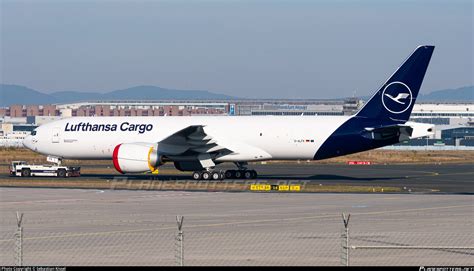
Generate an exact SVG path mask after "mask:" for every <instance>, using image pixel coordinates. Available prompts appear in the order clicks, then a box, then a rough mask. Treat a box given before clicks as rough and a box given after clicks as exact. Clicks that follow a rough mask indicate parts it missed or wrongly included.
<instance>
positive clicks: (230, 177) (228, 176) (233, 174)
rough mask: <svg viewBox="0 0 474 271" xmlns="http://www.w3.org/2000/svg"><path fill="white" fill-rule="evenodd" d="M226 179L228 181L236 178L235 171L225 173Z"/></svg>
mask: <svg viewBox="0 0 474 271" xmlns="http://www.w3.org/2000/svg"><path fill="white" fill-rule="evenodd" d="M225 178H226V179H233V178H235V170H226V171H225Z"/></svg>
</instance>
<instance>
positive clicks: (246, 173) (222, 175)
mask: <svg viewBox="0 0 474 271" xmlns="http://www.w3.org/2000/svg"><path fill="white" fill-rule="evenodd" d="M235 164H236V165H237V167H238V168H239V169H238V170H233V169H231V170H226V171H224V170H213V169H207V170H204V171H194V172H193V175H192V177H193V179H194V180H215V181H217V180H224V179H255V178H257V172H256V171H255V170H253V169H252V170H248V169H247V163H241V162H238V163H235Z"/></svg>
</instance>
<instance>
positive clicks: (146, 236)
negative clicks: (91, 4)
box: [0, 215, 474, 266]
mask: <svg viewBox="0 0 474 271" xmlns="http://www.w3.org/2000/svg"><path fill="white" fill-rule="evenodd" d="M177 226H178V227H177V228H176V229H175V230H173V229H169V228H167V229H159V228H150V229H127V230H113V229H111V230H107V229H104V231H103V232H87V231H82V232H72V233H71V232H67V233H60V232H54V231H53V232H49V233H48V232H38V231H35V230H31V231H29V230H28V228H25V229H23V228H22V225H21V215H18V225H17V228H18V229H17V231H16V232H12V233H8V234H4V235H3V236H0V238H1V239H0V259H1V262H0V265H40V266H47V265H472V264H474V254H473V251H474V247H473V240H474V234H473V233H469V234H467V235H466V234H460V233H457V232H445V233H440V232H437V233H426V232H383V233H375V232H351V231H350V228H349V226H350V224H349V216H347V217H346V216H344V224H343V226H342V227H341V228H342V231H341V233H333V232H332V233H324V232H314V233H313V232H281V233H280V232H261V231H255V232H234V231H232V229H226V230H224V231H218V232H209V231H207V232H200V231H191V230H189V231H186V225H185V223H184V220H183V217H177ZM184 237H185V238H184Z"/></svg>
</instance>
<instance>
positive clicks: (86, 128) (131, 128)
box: [64, 122, 153, 134]
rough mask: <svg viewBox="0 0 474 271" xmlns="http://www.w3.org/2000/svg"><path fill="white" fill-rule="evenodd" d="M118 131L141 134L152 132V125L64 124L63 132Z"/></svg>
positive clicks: (123, 123) (126, 123)
mask: <svg viewBox="0 0 474 271" xmlns="http://www.w3.org/2000/svg"><path fill="white" fill-rule="evenodd" d="M118 129H120V131H124V132H138V133H139V134H143V133H145V132H149V131H151V130H153V124H133V123H129V122H122V123H121V124H120V125H118V124H90V123H89V122H85V123H84V122H79V123H78V124H70V123H69V122H68V123H66V126H65V127H64V131H66V132H79V131H82V132H109V131H111V132H115V131H117V130H118Z"/></svg>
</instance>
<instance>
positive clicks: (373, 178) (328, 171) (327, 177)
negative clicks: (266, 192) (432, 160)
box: [0, 162, 474, 194]
mask: <svg viewBox="0 0 474 271" xmlns="http://www.w3.org/2000/svg"><path fill="white" fill-rule="evenodd" d="M231 166H232V165H227V167H222V168H224V169H230V168H233V167H231ZM86 167H93V166H90V165H89V166H86ZM101 167H105V166H103V165H100V166H96V168H101ZM162 168H163V169H165V170H163V171H165V172H166V170H168V172H170V171H175V170H172V168H173V167H172V166H171V165H165V166H163V167H162ZM249 168H253V169H255V170H257V172H258V174H259V176H258V178H257V181H258V182H266V183H269V184H273V183H281V182H285V181H286V182H289V181H297V182H305V183H310V184H321V185H347V186H389V187H398V188H401V190H402V191H404V192H423V193H453V194H474V165H473V164H407V165H398V164H397V165H341V164H337V165H335V164H328V165H325V164H314V163H305V162H301V163H299V164H298V163H268V164H252V165H250V166H249ZM177 173H178V172H177ZM117 177H121V178H127V179H128V180H130V181H134V180H138V181H140V180H149V179H150V175H143V174H127V175H120V174H118V173H117V174H82V176H81V177H79V178H69V179H68V180H78V181H81V180H104V181H106V180H112V179H114V178H117ZM35 178H37V179H38V180H41V179H51V178H50V177H45V178H42V177H35ZM53 179H54V178H53ZM153 179H156V180H162V181H169V180H179V181H192V180H191V179H190V173H184V174H183V173H180V174H159V175H157V176H153ZM1 180H12V178H11V177H10V176H8V174H6V173H4V174H0V181H1ZM18 180H21V178H19V179H18Z"/></svg>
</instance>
